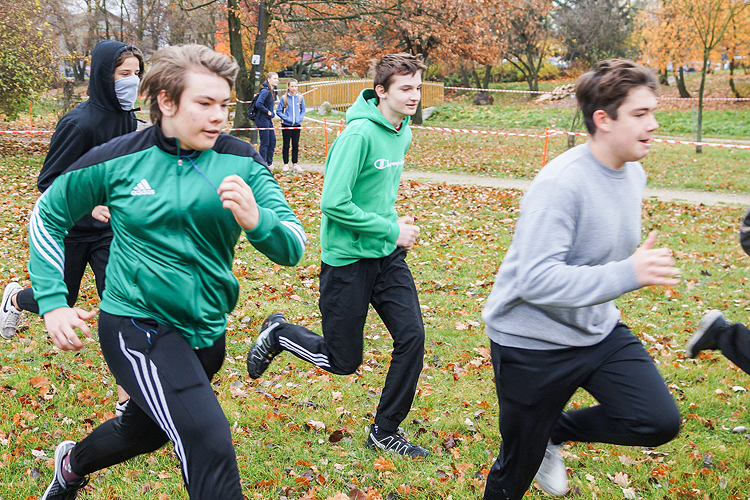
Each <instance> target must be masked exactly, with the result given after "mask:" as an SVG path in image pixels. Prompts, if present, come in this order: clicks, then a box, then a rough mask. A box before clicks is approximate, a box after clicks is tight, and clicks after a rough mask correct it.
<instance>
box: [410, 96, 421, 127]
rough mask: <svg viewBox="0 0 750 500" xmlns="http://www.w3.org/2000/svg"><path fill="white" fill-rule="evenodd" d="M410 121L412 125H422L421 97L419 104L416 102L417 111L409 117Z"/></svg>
mask: <svg viewBox="0 0 750 500" xmlns="http://www.w3.org/2000/svg"><path fill="white" fill-rule="evenodd" d="M411 122H412V123H413V124H414V125H422V99H420V100H419V104H417V112H416V113H414V116H412V117H411Z"/></svg>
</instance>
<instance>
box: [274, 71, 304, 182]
mask: <svg viewBox="0 0 750 500" xmlns="http://www.w3.org/2000/svg"><path fill="white" fill-rule="evenodd" d="M298 89H299V84H298V83H297V80H295V79H294V78H292V79H291V80H289V82H287V84H286V94H284V96H283V97H282V98H281V99H279V106H278V108H276V115H277V116H278V117H279V118H281V136H282V137H283V138H284V141H283V145H282V146H281V156H282V157H283V158H284V168H282V170H283V171H284V172H288V171H289V143H290V142H291V144H292V172H301V171H302V169H301V168H300V167H299V166H298V165H297V157H298V155H299V134H300V132H301V131H302V129H301V128H300V127H301V125H302V120H303V119H304V118H305V97H304V96H303V95H302V94H300V93H299V91H298Z"/></svg>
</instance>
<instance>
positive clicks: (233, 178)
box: [218, 174, 260, 231]
mask: <svg viewBox="0 0 750 500" xmlns="http://www.w3.org/2000/svg"><path fill="white" fill-rule="evenodd" d="M218 193H219V196H220V198H221V203H222V206H223V207H224V208H226V209H229V210H231V211H232V214H233V215H234V218H235V220H236V221H237V224H239V225H240V227H242V229H244V230H246V231H250V230H252V229H255V227H256V226H257V225H258V221H259V219H260V213H259V212H258V205H256V204H255V196H254V195H253V190H252V189H251V188H250V186H248V185H247V182H245V179H243V178H242V177H240V176H239V175H236V174H234V175H229V176H227V177H224V180H223V181H221V184H219V190H218Z"/></svg>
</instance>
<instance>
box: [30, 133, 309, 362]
mask: <svg viewBox="0 0 750 500" xmlns="http://www.w3.org/2000/svg"><path fill="white" fill-rule="evenodd" d="M232 174H237V175H239V176H240V177H242V178H243V179H245V181H246V182H247V183H248V185H249V186H250V187H251V188H252V190H253V194H254V196H255V200H256V202H257V205H258V209H259V212H260V220H259V223H258V226H257V227H256V228H255V229H253V230H252V231H245V235H246V236H247V239H248V240H249V241H250V243H251V244H252V245H253V246H254V247H255V248H256V249H257V250H259V251H260V252H261V253H263V254H265V255H266V256H267V257H268V258H269V259H271V260H272V261H273V262H276V263H278V264H281V265H285V266H293V265H295V264H297V262H299V260H300V259H301V257H302V253H303V250H304V247H305V239H306V237H305V232H304V230H303V229H302V226H301V224H300V223H299V221H298V220H297V218H296V217H295V215H294V213H293V212H292V210H291V209H290V208H289V205H288V204H287V202H286V199H285V198H284V194H283V192H282V190H281V188H280V187H279V185H278V183H277V182H276V180H275V179H274V178H273V176H272V175H271V174H270V173H269V172H268V170H267V169H266V167H265V166H264V165H263V162H262V160H261V159H260V157H259V156H258V155H257V153H256V151H255V150H254V149H253V148H252V146H250V145H249V144H247V143H246V142H243V141H241V140H239V139H237V138H234V137H232V136H230V135H228V134H221V135H220V136H219V138H218V139H217V141H216V144H215V145H214V147H213V148H212V149H209V150H206V151H202V152H198V151H184V150H180V149H179V146H178V143H177V140H176V139H174V138H167V137H165V136H164V134H163V133H162V131H161V128H160V127H159V126H158V125H154V126H152V127H150V128H148V129H146V130H143V131H140V132H134V133H131V134H128V135H125V136H122V137H118V138H116V139H114V140H112V141H110V142H108V143H106V144H104V145H102V146H99V147H96V148H94V149H92V150H91V151H89V152H88V153H87V154H85V155H84V156H82V157H81V158H80V159H79V160H78V161H76V162H75V163H74V164H73V165H71V167H70V168H69V169H68V171H66V172H65V173H64V174H63V175H61V176H60V177H58V178H57V179H56V180H55V181H54V182H53V183H52V186H50V188H49V189H48V190H47V191H45V192H44V194H43V195H42V196H41V198H39V200H38V202H37V204H36V207H35V208H34V211H33V213H32V218H31V222H30V224H29V247H30V251H31V258H30V261H29V274H30V275H31V281H32V286H33V290H34V298H35V299H36V300H37V301H38V302H39V309H40V314H44V313H46V312H48V311H51V310H53V309H56V308H58V307H66V306H67V302H66V295H67V287H66V285H65V283H64V281H63V268H64V259H65V252H64V247H63V238H64V237H65V235H66V233H67V231H68V229H69V228H70V227H72V226H73V224H74V223H75V221H76V220H78V219H80V218H81V217H82V216H83V215H85V214H88V213H90V212H91V210H92V209H93V208H94V207H95V206H96V205H106V206H107V207H109V210H110V213H111V224H112V230H113V232H114V239H113V240H112V246H111V251H110V257H109V264H108V266H107V278H106V284H105V290H104V297H103V299H102V302H101V305H100V307H101V309H102V310H103V311H106V312H107V313H110V314H115V315H118V316H132V317H148V318H153V319H156V320H157V321H159V322H161V323H164V324H167V325H171V326H173V327H175V328H177V329H179V330H180V331H181V332H183V334H184V335H185V337H186V338H187V339H188V342H189V343H190V345H191V346H192V347H193V348H204V347H209V346H211V345H213V343H214V342H215V341H216V340H217V339H218V338H220V337H221V336H222V335H223V333H224V330H225V328H226V322H227V320H226V317H227V314H228V313H229V312H230V311H231V310H232V309H233V308H234V306H235V304H236V302H237V296H238V293H239V284H238V282H237V279H236V278H235V276H234V275H233V274H232V262H233V260H234V247H235V245H236V243H237V240H238V238H239V236H240V233H241V232H242V228H241V227H240V226H239V225H238V224H237V222H236V220H235V218H234V215H233V214H232V212H231V211H230V210H228V209H225V208H223V207H222V203H221V200H220V199H219V195H218V194H217V187H218V186H219V184H220V183H221V181H222V180H223V179H224V178H225V177H226V176H228V175H232Z"/></svg>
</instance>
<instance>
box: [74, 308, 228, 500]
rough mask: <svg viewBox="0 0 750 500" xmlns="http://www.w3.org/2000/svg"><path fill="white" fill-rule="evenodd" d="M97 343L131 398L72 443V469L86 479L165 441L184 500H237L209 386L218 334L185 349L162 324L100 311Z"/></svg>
mask: <svg viewBox="0 0 750 500" xmlns="http://www.w3.org/2000/svg"><path fill="white" fill-rule="evenodd" d="M99 341H100V343H101V348H102V354H104V358H105V359H106V361H107V364H108V365H109V369H110V370H111V371H112V373H113V374H114V376H115V378H116V379H117V383H118V384H120V385H121V386H122V387H123V388H124V389H125V390H126V391H127V392H128V394H130V398H131V399H130V404H129V405H128V408H127V410H126V411H125V413H124V414H123V415H122V417H119V418H113V419H110V420H108V421H107V422H105V423H103V424H102V425H100V426H98V427H97V428H96V429H94V431H93V432H92V433H91V434H89V435H88V436H87V437H86V438H84V439H83V440H82V441H80V442H79V443H78V444H76V446H75V448H74V449H73V452H72V454H71V458H70V463H71V468H72V469H73V472H75V473H76V474H78V475H81V476H83V475H86V474H90V473H91V472H94V471H97V470H100V469H103V468H105V467H110V466H112V465H115V464H118V463H121V462H124V461H126V460H128V459H130V458H132V457H135V456H137V455H141V454H143V453H148V452H151V451H154V450H157V449H159V448H160V447H161V446H163V445H164V444H165V443H166V442H167V441H172V443H173V445H174V451H175V454H176V455H177V457H178V458H179V460H180V463H181V466H182V475H183V479H184V481H185V487H186V488H187V491H188V494H189V495H190V498H191V499H192V500H209V499H211V500H214V499H217V498H221V499H222V500H235V499H236V500H241V499H242V498H243V495H242V490H241V487H240V477H239V471H238V469H237V458H236V455H235V451H234V446H233V444H232V436H231V433H230V430H229V423H228V422H227V419H226V417H225V416H224V412H223V411H222V409H221V406H220V405H219V402H218V400H217V399H216V395H215V394H214V391H213V388H212V387H211V377H213V375H214V374H215V373H216V372H217V371H218V370H219V368H220V367H221V364H222V362H223V360H224V351H225V340H224V337H222V338H221V339H220V340H219V341H217V342H216V343H215V344H214V345H213V346H211V347H208V348H205V349H199V350H193V349H191V348H190V346H189V345H188V343H187V341H186V340H185V338H184V337H183V336H182V334H181V333H180V332H179V331H178V330H176V329H174V328H172V327H170V326H167V325H162V324H160V323H157V322H156V321H155V320H152V319H138V318H129V317H122V316H114V315H111V314H107V313H105V312H103V311H102V312H101V313H100V315H99Z"/></svg>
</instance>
